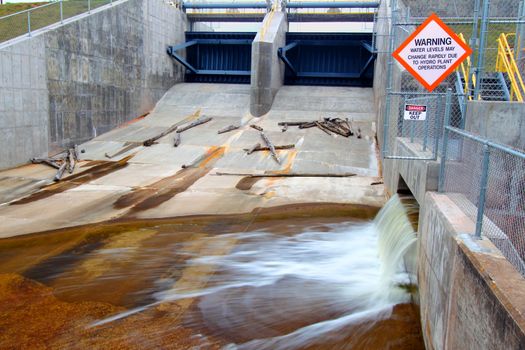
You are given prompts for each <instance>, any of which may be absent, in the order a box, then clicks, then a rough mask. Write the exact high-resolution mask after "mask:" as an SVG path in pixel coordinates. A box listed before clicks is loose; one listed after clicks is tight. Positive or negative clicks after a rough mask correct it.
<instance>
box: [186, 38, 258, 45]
mask: <svg viewBox="0 0 525 350" xmlns="http://www.w3.org/2000/svg"><path fill="white" fill-rule="evenodd" d="M193 41H194V42H195V43H196V44H207V45H251V44H252V43H253V40H252V39H193V40H192V41H190V42H193ZM192 45H193V44H192Z"/></svg>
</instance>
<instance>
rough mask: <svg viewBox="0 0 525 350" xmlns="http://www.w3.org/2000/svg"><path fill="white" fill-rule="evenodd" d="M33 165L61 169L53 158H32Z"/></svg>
mask: <svg viewBox="0 0 525 350" xmlns="http://www.w3.org/2000/svg"><path fill="white" fill-rule="evenodd" d="M31 163H33V164H45V165H49V166H50V167H52V168H55V169H59V168H60V165H58V164H57V162H56V160H54V159H51V158H31Z"/></svg>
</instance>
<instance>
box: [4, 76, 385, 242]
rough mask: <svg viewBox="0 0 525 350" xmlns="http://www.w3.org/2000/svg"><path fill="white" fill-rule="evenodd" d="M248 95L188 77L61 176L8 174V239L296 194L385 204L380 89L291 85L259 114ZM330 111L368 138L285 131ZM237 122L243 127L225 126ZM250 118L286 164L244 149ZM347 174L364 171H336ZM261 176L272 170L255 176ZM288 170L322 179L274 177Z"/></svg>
mask: <svg viewBox="0 0 525 350" xmlns="http://www.w3.org/2000/svg"><path fill="white" fill-rule="evenodd" d="M249 92H250V89H249V86H248V85H225V84H220V85H218V84H178V85H175V86H174V87H173V88H171V89H170V90H169V91H168V92H167V93H166V94H165V96H164V97H163V98H162V99H161V101H159V102H158V103H157V106H156V107H155V109H154V111H152V113H150V114H149V115H148V116H146V117H145V118H142V119H138V120H136V121H133V122H130V123H128V124H126V125H123V126H121V127H119V128H116V129H114V130H112V131H110V132H108V133H106V134H103V135H100V136H98V137H96V138H95V139H93V140H91V141H89V142H87V143H85V144H83V145H80V147H79V148H80V149H81V150H84V152H83V153H81V159H82V161H81V162H80V164H79V166H77V168H76V170H75V172H74V173H73V174H72V175H70V176H68V177H65V178H64V179H63V180H62V181H61V182H59V183H57V184H53V183H52V180H51V179H52V178H53V176H54V173H55V170H54V169H51V168H49V167H47V166H44V165H26V166H21V167H18V168H15V169H10V170H6V171H2V172H0V203H2V204H0V220H1V221H2V225H1V227H0V238H2V237H10V236H16V235H21V234H27V233H32V232H40V231H45V230H51V229H57V228H62V227H70V226H76V225H83V224H89V223H95V222H101V221H105V220H111V219H118V218H123V219H126V218H139V219H153V218H169V217H177V216H186V215H201V214H207V215H221V214H235V213H246V212H250V211H253V210H254V209H256V208H267V207H275V206H281V205H288V204H297V203H349V204H364V205H370V206H376V207H379V206H382V205H383V204H384V201H385V191H384V187H383V185H382V184H380V183H379V184H378V182H380V178H379V176H380V174H379V166H378V160H377V149H376V143H375V138H374V133H375V131H374V130H375V125H374V122H373V121H374V106H373V96H372V94H373V93H372V89H369V88H350V87H293V86H285V87H282V88H281V90H280V91H279V93H278V94H277V96H276V99H275V102H274V105H273V108H272V110H271V111H270V112H269V113H268V114H267V115H265V116H263V117H261V118H253V117H252V116H251V115H250V113H249V99H250V96H249ZM199 117H212V118H213V119H212V121H210V122H208V123H206V124H204V125H200V126H197V127H195V128H193V129H190V130H188V131H185V132H183V133H182V134H181V141H182V142H181V145H180V146H179V147H177V148H175V147H173V138H174V134H173V133H172V134H169V135H167V136H165V137H163V138H161V139H159V140H158V143H157V144H154V145H152V146H150V147H144V146H142V142H143V141H144V140H146V139H148V138H150V137H153V136H155V135H157V134H159V133H161V132H162V131H164V130H166V129H167V128H169V127H170V126H172V125H174V124H175V123H178V124H180V125H184V124H185V123H188V122H191V121H192V120H195V119H197V118H199ZM322 117H340V118H349V119H350V120H353V126H354V128H355V129H357V128H358V127H359V128H360V129H361V131H362V134H363V137H362V138H361V139H358V138H357V137H356V136H352V137H349V138H345V137H342V136H335V135H332V136H330V135H327V134H326V133H324V132H323V131H321V130H320V129H318V128H310V129H299V128H297V127H292V126H290V127H289V128H288V130H287V131H286V132H282V131H281V127H280V126H278V125H277V124H278V122H283V121H312V120H318V119H320V118H322ZM232 124H242V126H241V127H240V128H239V129H238V130H234V131H231V132H227V133H224V134H218V133H217V131H218V130H219V129H221V128H224V127H226V126H228V125H232ZM250 124H257V125H259V126H260V127H262V128H264V131H265V134H266V135H267V136H268V137H269V138H270V140H272V142H273V143H274V144H275V145H283V144H295V148H294V149H290V150H281V151H278V155H279V158H280V159H281V164H278V163H277V162H276V161H275V160H274V159H272V157H271V155H270V154H269V152H266V151H263V152H255V153H253V154H251V155H247V154H246V152H245V151H244V149H246V148H250V147H251V146H253V145H254V144H256V143H261V144H263V143H264V142H263V141H262V139H261V137H260V135H259V132H258V131H257V130H255V129H253V128H251V127H250V126H249V125H250ZM106 154H108V155H110V156H112V157H111V159H109V158H108V157H107V156H106ZM183 165H188V166H189V168H187V169H182V166H183ZM348 173H352V174H355V176H351V177H334V176H335V175H342V174H348ZM221 174H222V175H221ZM262 174H266V175H267V174H272V175H273V177H257V178H255V179H247V178H246V176H247V175H262ZM282 174H287V175H291V174H314V175H317V176H315V177H314V176H310V177H293V176H290V177H275V175H282ZM38 191H39V192H38ZM24 197H25V198H24Z"/></svg>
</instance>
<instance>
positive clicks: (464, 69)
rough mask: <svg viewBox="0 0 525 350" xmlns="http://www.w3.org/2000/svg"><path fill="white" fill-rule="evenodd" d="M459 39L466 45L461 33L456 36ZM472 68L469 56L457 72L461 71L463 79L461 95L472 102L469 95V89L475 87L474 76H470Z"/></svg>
mask: <svg viewBox="0 0 525 350" xmlns="http://www.w3.org/2000/svg"><path fill="white" fill-rule="evenodd" d="M458 36H459V38H460V39H461V40H462V41H463V42H464V43H465V44H466V43H467V41H466V40H465V36H464V35H463V33H459V34H458ZM471 67H472V61H471V59H470V56H468V57H467V59H466V60H464V61H463V62H461V64H460V65H459V67H458V68H457V69H458V70H460V71H461V76H462V78H463V82H464V83H463V93H464V94H465V95H466V96H468V99H469V100H470V101H472V96H471V95H470V94H469V87H472V89H473V88H474V87H475V86H476V74H472V76H471V74H470V72H471Z"/></svg>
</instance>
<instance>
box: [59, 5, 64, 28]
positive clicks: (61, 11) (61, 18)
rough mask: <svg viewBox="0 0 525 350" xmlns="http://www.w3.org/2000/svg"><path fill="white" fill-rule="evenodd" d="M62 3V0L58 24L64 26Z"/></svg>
mask: <svg viewBox="0 0 525 350" xmlns="http://www.w3.org/2000/svg"><path fill="white" fill-rule="evenodd" d="M62 1H63V0H60V24H64V6H63V4H62Z"/></svg>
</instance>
